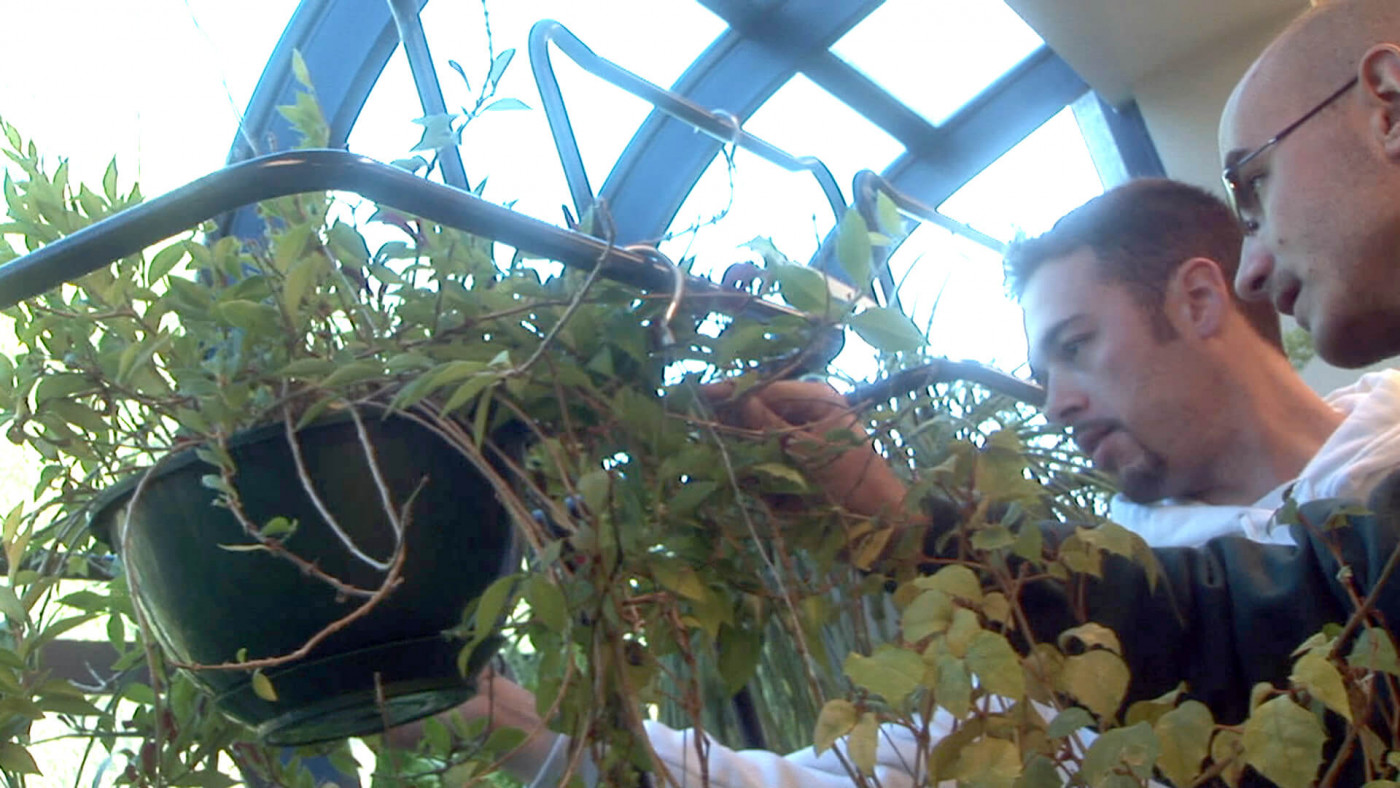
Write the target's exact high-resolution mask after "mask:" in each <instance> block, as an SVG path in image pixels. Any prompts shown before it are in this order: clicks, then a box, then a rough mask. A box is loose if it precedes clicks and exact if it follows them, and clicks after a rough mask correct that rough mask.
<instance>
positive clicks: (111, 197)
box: [11, 138, 118, 202]
mask: <svg viewBox="0 0 1400 788" xmlns="http://www.w3.org/2000/svg"><path fill="white" fill-rule="evenodd" d="M11 142H14V145H15V147H16V148H18V147H19V143H18V142H15V139H14V138H12V139H11ZM102 194H103V195H105V196H106V197H107V202H116V201H117V197H118V193H117V157H116V156H113V157H112V160H111V161H109V162H107V171H106V172H104V173H102Z"/></svg>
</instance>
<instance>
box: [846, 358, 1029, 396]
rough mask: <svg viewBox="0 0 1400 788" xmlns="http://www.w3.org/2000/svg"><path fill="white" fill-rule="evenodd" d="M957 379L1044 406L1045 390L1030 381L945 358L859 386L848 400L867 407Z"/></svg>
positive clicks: (972, 362)
mask: <svg viewBox="0 0 1400 788" xmlns="http://www.w3.org/2000/svg"><path fill="white" fill-rule="evenodd" d="M955 380H965V381H967V382H969V383H976V384H977V385H979V386H983V387H985V388H988V389H991V390H992V391H994V392H996V393H998V394H1005V395H1006V396H1008V397H1012V398H1015V399H1018V400H1020V401H1021V402H1024V403H1026V404H1027V405H1034V406H1035V407H1037V408H1039V407H1043V406H1044V405H1045V390H1044V389H1042V388H1041V387H1040V386H1037V385H1036V384H1034V383H1031V382H1030V381H1027V380H1022V379H1020V378H1018V377H1015V376H1013V375H1008V374H1006V373H1005V372H1002V371H1001V370H998V369H992V368H991V367H988V366H983V365H982V364H979V363H977V362H976V361H949V360H948V359H946V358H941V359H938V360H937V361H933V362H930V363H928V364H925V365H923V366H921V367H914V368H913V369H906V370H904V371H903V372H897V373H895V374H894V375H891V376H890V377H888V378H885V379H884V380H879V381H876V382H874V383H870V384H867V385H865V386H860V387H857V388H856V390H855V391H852V392H851V394H850V396H848V397H847V398H846V399H847V400H849V401H850V402H851V404H853V405H856V406H861V405H868V404H872V403H876V402H883V401H885V400H888V399H893V398H895V397H900V396H903V395H905V394H909V393H911V392H914V391H917V390H918V389H921V388H924V387H926V386H931V385H933V384H934V383H949V382H952V381H955Z"/></svg>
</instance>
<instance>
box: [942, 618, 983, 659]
mask: <svg viewBox="0 0 1400 788" xmlns="http://www.w3.org/2000/svg"><path fill="white" fill-rule="evenodd" d="M981 631H982V625H981V623H979V622H978V620H977V614H976V613H974V612H972V611H971V610H968V609H967V608H965V607H960V608H957V609H955V610H954V611H953V623H952V625H951V626H949V627H948V632H947V633H946V634H945V635H944V638H945V642H946V643H947V646H948V650H949V651H950V652H952V653H953V656H955V657H957V658H958V659H962V658H963V657H965V656H967V647H968V645H969V644H971V643H972V638H973V637H975V636H976V635H977V633H978V632H981Z"/></svg>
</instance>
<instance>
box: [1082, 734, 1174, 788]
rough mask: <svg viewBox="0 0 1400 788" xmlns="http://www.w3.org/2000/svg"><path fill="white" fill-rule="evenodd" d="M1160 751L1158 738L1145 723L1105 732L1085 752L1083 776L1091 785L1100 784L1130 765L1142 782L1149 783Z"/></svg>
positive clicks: (1130, 768)
mask: <svg viewBox="0 0 1400 788" xmlns="http://www.w3.org/2000/svg"><path fill="white" fill-rule="evenodd" d="M1158 750H1159V747H1158V744H1157V735H1156V734H1154V733H1153V732H1152V726H1150V725H1148V724H1147V723H1145V722H1140V723H1138V724H1137V725H1134V726H1132V727H1131V728H1114V729H1113V730H1109V731H1104V732H1103V733H1102V734H1100V735H1099V737H1098V738H1097V739H1095V740H1094V743H1093V744H1091V745H1090V746H1089V751H1088V752H1086V753H1084V762H1083V764H1082V765H1081V766H1080V774H1081V775H1083V777H1084V779H1085V780H1086V781H1087V782H1088V783H1089V785H1099V784H1101V783H1100V781H1101V780H1103V778H1104V777H1106V776H1108V775H1109V773H1110V772H1113V771H1116V770H1118V769H1120V768H1122V767H1124V766H1126V767H1127V768H1128V770H1129V771H1131V772H1132V773H1133V775H1134V776H1136V777H1137V778H1138V779H1139V780H1146V779H1148V778H1149V777H1151V776H1152V766H1153V764H1155V763H1156V762H1157V753H1158ZM1130 784H1133V785H1136V784H1139V783H1130Z"/></svg>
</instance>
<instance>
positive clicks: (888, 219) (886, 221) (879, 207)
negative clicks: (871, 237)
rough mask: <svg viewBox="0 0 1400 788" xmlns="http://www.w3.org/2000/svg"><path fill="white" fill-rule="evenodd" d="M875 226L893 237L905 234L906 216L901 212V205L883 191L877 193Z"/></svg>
mask: <svg viewBox="0 0 1400 788" xmlns="http://www.w3.org/2000/svg"><path fill="white" fill-rule="evenodd" d="M875 226H876V227H878V228H879V230H880V232H882V233H884V234H885V235H888V236H890V237H891V238H898V237H899V236H901V235H903V234H904V217H903V216H901V215H900V213H899V206H898V205H895V202H894V200H892V199H890V196H889V195H888V194H885V193H884V192H883V191H878V192H876V193H875Z"/></svg>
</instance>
